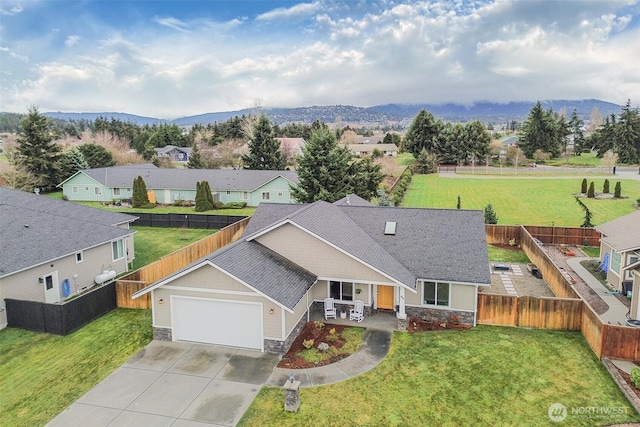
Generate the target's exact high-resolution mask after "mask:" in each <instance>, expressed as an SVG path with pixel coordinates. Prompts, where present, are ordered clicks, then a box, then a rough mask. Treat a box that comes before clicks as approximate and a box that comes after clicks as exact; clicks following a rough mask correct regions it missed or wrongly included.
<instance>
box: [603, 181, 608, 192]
mask: <svg viewBox="0 0 640 427" xmlns="http://www.w3.org/2000/svg"><path fill="white" fill-rule="evenodd" d="M602 192H603V193H604V194H609V180H608V179H605V180H604V184H603V185H602Z"/></svg>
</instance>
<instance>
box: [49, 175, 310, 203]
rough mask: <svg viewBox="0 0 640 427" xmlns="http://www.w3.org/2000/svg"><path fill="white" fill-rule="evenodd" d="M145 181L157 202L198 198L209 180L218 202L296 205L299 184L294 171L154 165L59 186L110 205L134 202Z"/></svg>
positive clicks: (76, 198) (83, 198)
mask: <svg viewBox="0 0 640 427" xmlns="http://www.w3.org/2000/svg"><path fill="white" fill-rule="evenodd" d="M138 176H141V177H142V178H143V179H144V182H145V185H146V186H147V191H149V192H150V193H153V196H154V197H155V199H156V202H157V203H162V204H170V203H173V202H175V201H176V200H191V201H194V200H195V199H196V183H197V182H200V181H208V182H209V186H210V187H211V191H212V193H213V196H214V200H219V201H221V202H223V203H229V202H246V203H247V205H248V206H257V205H258V204H260V203H261V202H271V203H292V202H294V200H293V199H292V197H291V191H290V186H291V185H295V184H297V183H298V175H297V174H296V173H295V172H292V171H263V170H248V169H166V168H156V167H155V166H153V165H134V166H114V167H110V168H96V169H85V170H81V171H78V172H76V173H75V174H74V175H72V176H71V177H69V178H68V179H66V180H65V181H64V182H62V183H61V184H59V185H58V187H62V191H63V194H64V195H65V196H66V197H67V198H68V200H73V201H97V202H110V201H112V200H122V199H130V198H131V197H132V196H133V180H134V179H136V178H137V177H138Z"/></svg>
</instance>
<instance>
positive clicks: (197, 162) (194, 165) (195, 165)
mask: <svg viewBox="0 0 640 427" xmlns="http://www.w3.org/2000/svg"><path fill="white" fill-rule="evenodd" d="M187 168H189V169H204V162H203V161H202V154H201V153H200V147H199V146H198V143H197V142H194V143H193V146H192V149H191V155H189V161H188V162H187Z"/></svg>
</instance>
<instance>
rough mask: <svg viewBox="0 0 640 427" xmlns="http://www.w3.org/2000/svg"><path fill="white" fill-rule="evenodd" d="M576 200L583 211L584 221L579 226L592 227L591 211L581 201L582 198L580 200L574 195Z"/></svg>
mask: <svg viewBox="0 0 640 427" xmlns="http://www.w3.org/2000/svg"><path fill="white" fill-rule="evenodd" d="M576 202H577V203H578V204H579V205H580V208H581V209H582V210H583V211H584V222H583V223H582V225H581V226H580V227H593V224H592V223H591V218H592V217H593V214H592V213H591V211H590V210H589V208H588V207H587V205H585V204H584V203H582V200H580V198H579V197H578V196H576Z"/></svg>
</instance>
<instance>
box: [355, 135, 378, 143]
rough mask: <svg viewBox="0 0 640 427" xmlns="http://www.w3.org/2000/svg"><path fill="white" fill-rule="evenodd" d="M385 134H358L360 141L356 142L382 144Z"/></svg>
mask: <svg viewBox="0 0 640 427" xmlns="http://www.w3.org/2000/svg"><path fill="white" fill-rule="evenodd" d="M384 137H385V135H371V136H362V135H358V141H357V142H356V144H382V141H383V140H384Z"/></svg>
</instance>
